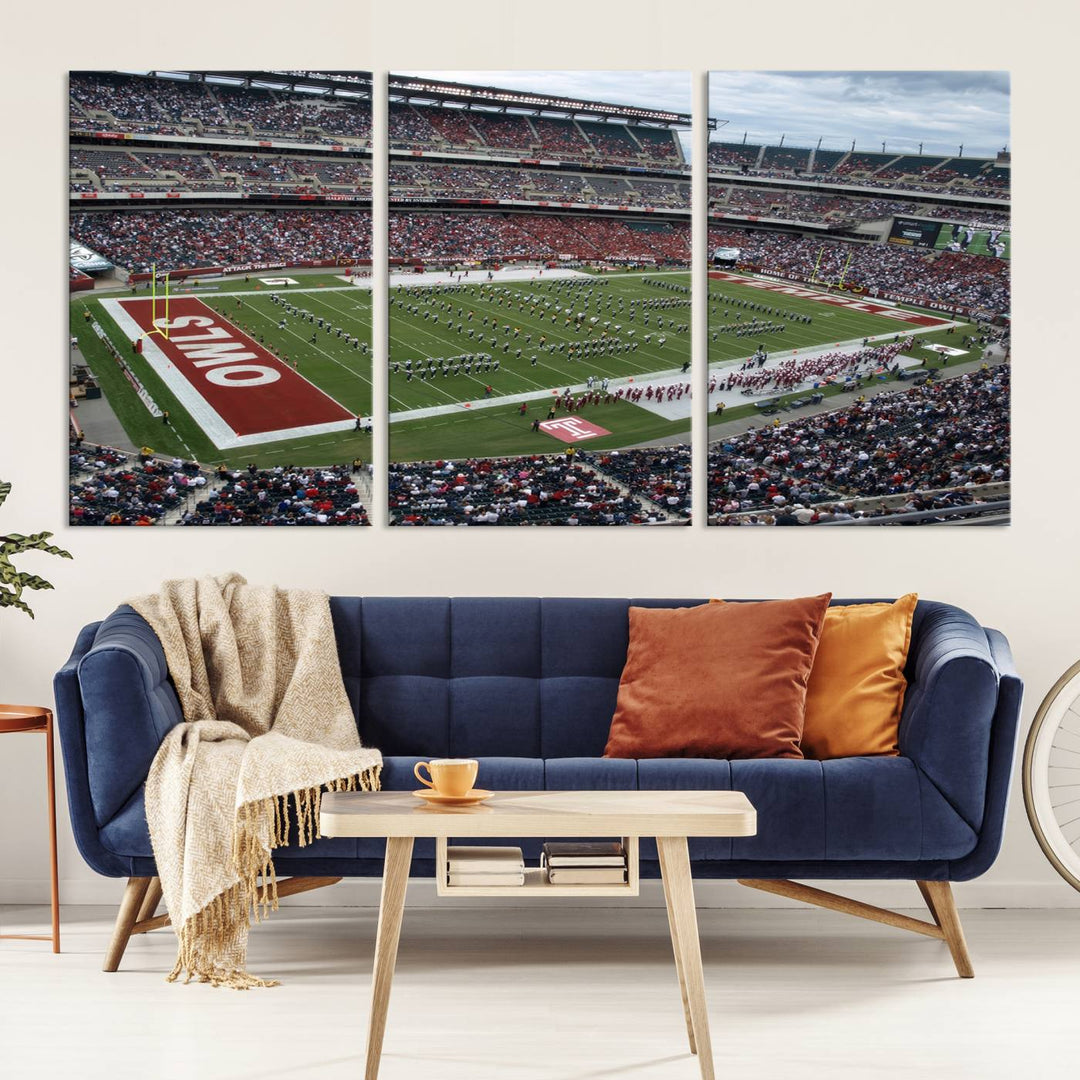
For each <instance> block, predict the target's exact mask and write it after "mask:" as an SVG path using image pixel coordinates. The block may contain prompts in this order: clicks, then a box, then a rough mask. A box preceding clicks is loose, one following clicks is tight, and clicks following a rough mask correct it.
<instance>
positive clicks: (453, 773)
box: [413, 758, 480, 798]
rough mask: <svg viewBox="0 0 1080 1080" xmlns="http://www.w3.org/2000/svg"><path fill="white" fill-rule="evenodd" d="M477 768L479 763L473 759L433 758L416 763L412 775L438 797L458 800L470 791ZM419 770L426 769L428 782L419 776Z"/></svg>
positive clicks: (474, 780)
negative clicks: (450, 797)
mask: <svg viewBox="0 0 1080 1080" xmlns="http://www.w3.org/2000/svg"><path fill="white" fill-rule="evenodd" d="M479 768H480V763H479V762H478V761H477V760H476V759H475V758H433V759H432V760H431V761H418V762H417V763H416V765H415V766H414V767H413V775H414V776H415V777H416V779H417V780H419V781H420V783H421V784H423V785H424V786H425V787H429V788H433V789H434V790H435V791H437V792H438V793H439V794H440V795H449V796H452V797H454V798H460V797H461V796H462V795H467V794H468V793H469V792H470V791H472V787H473V784H474V783H475V782H476V772H477V770H478V769H479ZM421 769H427V772H428V776H429V777H431V779H430V780H425V779H424V778H423V777H422V776H421V775H420V770H421Z"/></svg>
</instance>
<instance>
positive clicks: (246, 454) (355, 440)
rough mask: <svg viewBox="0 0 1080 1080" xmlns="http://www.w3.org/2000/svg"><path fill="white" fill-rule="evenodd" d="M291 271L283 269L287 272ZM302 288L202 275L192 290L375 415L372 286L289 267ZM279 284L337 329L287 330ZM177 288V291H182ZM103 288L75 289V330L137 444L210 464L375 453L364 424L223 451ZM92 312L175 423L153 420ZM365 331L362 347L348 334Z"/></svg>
mask: <svg viewBox="0 0 1080 1080" xmlns="http://www.w3.org/2000/svg"><path fill="white" fill-rule="evenodd" d="M283 276H284V275H283ZM288 276H289V277H292V278H294V279H295V280H296V281H297V284H296V285H294V286H288V287H281V288H277V289H276V290H275V289H271V288H269V287H267V286H264V285H260V284H259V283H258V282H257V280H251V279H249V280H245V279H242V278H236V279H229V280H222V281H217V282H213V283H209V284H208V283H205V282H203V283H201V286H202V287H200V288H197V289H194V290H192V291H191V292H190V293H189V294H190V295H195V296H197V297H198V298H199V299H200V300H202V301H203V303H205V304H207V305H208V306H210V307H212V308H213V309H214V310H216V311H218V312H220V313H221V314H222V315H224V316H226V317H227V318H228V319H229V321H230V322H232V323H233V324H234V325H236V326H238V327H239V328H240V329H241V330H244V331H245V332H246V333H247V334H249V335H250V336H251V337H252V338H254V339H255V340H256V341H260V342H261V343H262V344H265V345H266V346H267V347H268V348H270V349H271V350H272V351H273V352H275V353H276V354H277V355H278V356H279V357H282V358H286V359H287V360H288V361H289V362H290V363H292V362H294V361H295V362H296V364H297V369H298V370H299V372H300V374H302V375H303V376H304V377H305V378H307V379H309V380H310V381H311V382H313V383H315V385H316V386H318V387H319V388H320V389H322V390H323V391H325V392H326V393H327V394H329V395H330V397H332V398H334V399H335V400H336V401H338V402H340V403H341V404H342V405H343V406H345V408H347V409H348V410H349V411H350V412H353V413H355V414H357V415H358V416H364V417H370V416H371V412H372V395H371V293H370V291H369V290H367V289H360V288H355V287H352V286H349V285H346V284H345V283H344V282H343V281H342V279H341V278H340V277H338V276H336V275H333V274H326V273H318V274H300V273H298V272H297V271H289V272H288ZM274 291H276V292H277V293H278V295H279V296H281V297H286V296H287V297H288V299H289V301H290V302H291V303H292V304H294V305H295V306H296V307H297V308H300V309H303V310H305V311H308V312H311V313H312V314H313V315H314V316H315V317H316V319H318V318H320V317H321V318H322V319H323V320H324V323H326V322H329V323H330V324H332V325H333V326H334V327H335V329H336V328H337V327H341V328H342V337H340V338H339V337H337V336H336V332H335V333H331V334H327V333H325V332H320V333H317V335H316V338H317V340H316V342H315V343H314V344H313V343H312V342H311V340H310V339H311V334H312V331H313V329H314V327H313V326H312V325H311V324H309V323H307V322H306V321H303V322H301V320H300V319H297V318H289V319H288V320H287V323H286V328H285V329H284V330H282V329H279V325H278V324H279V322H280V321H281V307H280V305H277V304H275V303H273V301H272V300H271V299H270V293H271V292H274ZM183 294H184V286H178V287H176V289H175V292H174V295H183ZM103 295H107V296H114V297H119V298H123V297H128V296H133V295H134V296H139V297H145V296H147V295H148V294H147V292H146V290H145V288H140V289H138V290H135V291H128V290H123V291H117V292H112V293H109V294H103ZM100 299H101V298H100V297H99V296H96V295H95V296H93V297H90V296H85V295H84V296H76V297H74V298H73V299H72V302H71V333H72V334H73V335H75V336H76V337H77V338H78V341H79V347H80V351H81V353H82V355H83V357H84V358H85V359H86V361H87V363H88V364H89V366H90V369H91V370H92V371H93V373H94V375H95V377H96V379H97V381H98V383H99V384H100V386H101V388H102V392H103V393H104V395H105V397H106V398H107V399H108V401H109V404H110V405H111V406H112V408H113V411H114V412H115V413H116V415H117V418H118V419H119V420H120V423H121V424H122V425H123V427H124V429H125V431H126V432H127V434H128V437H129V438H130V439H131V440H132V442H133V443H134V444H135V445H136V446H149V447H150V448H151V449H153V450H154V451H156V452H157V453H165V454H176V455H178V456H180V457H185V458H189V457H194V458H196V459H197V460H198V461H199V462H200V463H202V464H203V465H206V466H210V465H216V464H218V463H221V462H223V463H225V464H226V465H230V466H237V465H246V464H248V463H250V462H255V463H256V464H258V465H259V466H261V467H272V466H275V465H283V464H294V465H329V464H342V463H345V462H351V461H353V460H354V459H356V458H362V459H364V460H365V461H366V460H369V459H370V457H371V435H370V434H369V433H365V432H354V431H342V432H332V433H329V434H322V435H316V436H311V437H308V438H298V439H288V440H281V441H278V442H267V443H261V444H258V445H256V446H250V447H245V448H242V449H237V450H225V451H222V450H219V449H218V448H217V447H215V446H214V444H213V443H212V442H211V441H210V440H209V439H208V438H207V437H206V436H205V435H204V434H203V432H202V430H201V428H200V427H199V425H198V423H197V422H196V421H195V420H194V419H193V418H192V417H190V416H189V415H188V414H187V412H186V411H185V410H184V408H183V406H181V405H180V403H179V402H178V401H177V400H176V399H175V397H174V396H173V394H172V393H171V392H170V390H169V389H168V387H167V386H166V385H165V384H164V383H163V382H162V380H161V379H160V378H159V377H158V375H157V374H156V373H155V371H154V370H153V368H152V367H151V366H150V364H149V363H148V362H147V361H146V360H145V359H144V358H143V357H142V356H134V355H132V353H131V349H130V343H129V342H128V341H127V339H126V336H125V335H124V334H123V333H122V332H121V330H120V328H119V327H118V326H117V325H116V323H114V322H113V320H112V318H111V317H110V316H109V314H108V313H107V312H106V311H105V309H104V308H103V307H102V305H101V303H100ZM86 310H89V311H90V312H91V314H92V315H93V317H94V318H95V319H96V320H97V321H98V323H99V324H100V325H101V326H102V328H103V329H104V330H105V332H106V334H107V335H108V337H109V339H110V341H111V342H112V344H113V345H114V346H116V348H117V349H119V350H120V353H121V355H123V356H124V357H125V358H126V359H127V360H128V362H129V363H130V364H131V366H132V368H133V370H134V371H135V373H136V375H137V376H138V378H139V379H140V381H141V382H142V383H143V385H144V386H145V387H146V389H147V390H148V391H149V392H150V395H151V397H153V399H154V401H155V402H156V403H157V404H158V405H159V406H160V407H161V408H163V409H167V410H168V412H169V420H170V422H169V424H168V425H165V424H163V423H162V422H161V420H159V419H155V418H154V417H153V416H151V415H150V413H149V412H148V411H147V410H146V408H145V406H144V405H143V404H142V402H141V401H140V400H139V398H138V397H137V395H136V393H135V391H134V390H133V388H132V387H131V385H130V384H129V382H128V381H127V379H126V378H125V376H124V374H123V372H122V371H121V370H120V368H119V367H118V366H117V364H116V363H115V362H114V361H113V360H112V358H111V357H110V355H109V353H108V351H107V349H106V348H105V346H104V345H103V344H102V342H101V341H99V340H98V338H97V336H96V334H95V333H94V332H93V329H92V327H91V325H90V324H89V323H88V322H87V321H86V319H85V318H84V314H83V313H84V311H86ZM346 334H347V335H348V336H350V337H354V338H357V339H359V341H360V343H361V344H362V345H363V346H366V349H364V348H360V347H358V348H353V347H352V346H350V345H349V344H348V343H347V342H346V341H345V335H346Z"/></svg>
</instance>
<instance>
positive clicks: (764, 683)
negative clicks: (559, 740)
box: [604, 593, 830, 758]
mask: <svg viewBox="0 0 1080 1080" xmlns="http://www.w3.org/2000/svg"><path fill="white" fill-rule="evenodd" d="M829 599H830V597H829V594H828V593H826V594H825V595H823V596H812V597H805V598H803V599H799V600H767V601H763V602H759V603H742V604H723V605H709V604H701V605H699V606H697V607H690V608H639V607H632V608H630V642H629V646H628V648H627V652H626V666H625V667H624V668H623V673H622V678H621V679H620V680H619V697H618V701H617V704H616V707H615V716H614V717H613V718H612V721H611V730H610V732H609V734H608V741H607V747H606V748H605V750H604V756H605V757H614V758H656V757H715V758H750V757H788V758H798V757H802V752H801V751H800V750H799V740H800V738H801V736H802V728H803V713H804V710H805V705H806V685H807V680H808V679H809V678H810V669H811V668H812V667H813V663H814V654H815V652H817V646H818V638H819V637H820V635H821V624H822V620H823V619H824V617H825V609H826V608H827V607H828V604H829Z"/></svg>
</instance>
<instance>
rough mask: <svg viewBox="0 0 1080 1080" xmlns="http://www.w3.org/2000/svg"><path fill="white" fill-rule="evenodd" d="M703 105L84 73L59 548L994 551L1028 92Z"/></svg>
mask: <svg viewBox="0 0 1080 1080" xmlns="http://www.w3.org/2000/svg"><path fill="white" fill-rule="evenodd" d="M693 81H694V76H692V74H691V73H688V72H679V71H648V72H627V71H456V72H445V71H407V72H398V73H391V74H390V75H389V77H388V78H387V79H386V80H385V84H384V82H383V80H382V79H381V78H379V79H373V77H372V75H371V74H370V73H367V72H360V71H356V72H315V71H289V72H268V71H267V72H260V71H221V72H214V71H139V72H127V71H124V72H121V71H109V72H106V71H83V72H72V73H71V74H70V80H69V85H70V117H69V120H70V133H69V207H70V213H69V233H70V253H69V254H70V258H69V266H70V270H69V287H70V298H71V300H70V305H69V308H70V311H69V315H70V355H69V356H68V357H67V360H66V362H67V365H68V371H69V406H70V408H69V430H68V439H69V455H70V468H69V476H68V485H69V505H70V521H71V524H73V525H143V526H166V527H168V526H194V525H204V526H205V525H245V526H265V525H271V526H287V525H302V526H324V525H367V524H371V523H372V521H373V520H374V521H375V522H376V523H385V524H387V525H390V526H393V527H405V526H428V527H430V526H508V525H561V526H570V525H574V526H649V525H651V526H678V525H690V524H693V525H694V526H695V527H698V526H704V525H707V526H750V525H753V526H776V525H796V526H819V525H821V526H824V525H829V526H857V525H890V524H917V525H924V524H1003V523H1007V522H1008V520H1009V507H1010V499H1009V490H1010V489H1009V485H1010V423H1009V385H1010V384H1009V375H1010V296H1009V289H1010V277H1009V265H1010V263H1009V255H1010V243H1011V231H1010V225H1009V220H1010V186H1009V177H1010V165H1011V162H1010V153H1009V127H1008V117H1009V84H1008V76H1007V75H1006V74H1004V73H999V72H971V71H967V72H949V71H932V72H866V71H861V72H860V71H852V72H746V71H738V72H732V71H717V72H713V73H711V75H710V77H709V97H708V103H709V104H708V115H707V116H700V117H695V116H694V115H693V111H692V107H691V102H692V89H693ZM383 92H386V93H387V95H388V110H387V115H388V127H387V130H386V131H380V132H376V131H375V130H374V129H373V122H372V100H373V97H374V96H376V95H378V94H381V93H383ZM384 148H385V151H386V154H385V158H384V154H383V150H384ZM695 154H706V155H707V167H706V169H705V170H704V174H705V175H707V177H708V182H707V190H694V189H693V187H692V184H691V171H692V168H693V164H694V157H695ZM384 160H385V169H386V173H385V180H386V184H385V187H384V185H383V184H381V183H380V184H378V188H379V190H380V192H381V191H383V190H386V191H387V192H388V195H387V198H388V206H387V207H386V211H387V213H386V218H387V230H388V233H387V241H388V260H387V264H386V265H375V263H374V261H373V244H372V207H373V197H374V196H373V191H374V188H375V186H376V180H377V179H379V180H381V179H382V177H377V176H376V173H377V171H379V170H382V169H383V168H384V165H383V162H384ZM382 219H383V215H381V214H380V215H379V220H380V221H381V220H382ZM706 219H707V224H706ZM695 221H697V223H698V230H697V235H698V238H699V246H698V247H697V248H695V246H694V243H693V236H694V233H695V230H694V223H695ZM702 226H704V228H703V227H702ZM702 235H704V236H706V237H707V239H706V242H705V244H704V245H701V244H700V238H701V237H702ZM695 258H697V259H700V260H701V261H702V262H704V261H706V260H707V263H708V265H707V268H704V269H705V273H704V275H702V276H700V277H699V278H698V280H700V281H706V282H707V290H706V295H704V296H698V297H695V295H694V293H693V289H692V278H693V277H694V275H693V270H694V269H695V262H694V260H695ZM374 290H378V294H377V295H375V294H374ZM383 290H386V293H385V294H384V293H383ZM384 301H385V303H386V307H387V312H388V341H387V347H386V349H385V350H383V349H380V351H379V352H378V353H376V352H375V350H374V349H373V340H372V311H373V304H380V305H381V304H382V303H383V302H384ZM702 314H704V316H705V319H704V322H703V323H702V322H701V315H702ZM702 330H703V331H704V332H703V333H702ZM376 365H378V370H379V373H380V378H379V379H378V380H376V378H375V372H376V370H377V369H376ZM376 382H377V383H378V385H379V386H380V388H381V389H385V393H382V392H380V393H379V394H378V395H376V394H375V392H374V390H373V384H375V383H376ZM695 416H696V417H697V424H696V427H697V429H698V431H699V432H701V436H700V437H701V438H703V439H707V446H704V447H703V446H701V445H700V444H699V445H695V444H694V443H693V440H692V439H691V429H692V426H694V423H695ZM384 436H385V439H386V446H387V447H388V464H387V469H386V475H385V478H382V477H380V478H379V479H380V481H382V480H383V479H385V486H384V485H383V483H381V482H380V483H379V484H378V485H376V484H375V479H376V478H375V477H374V476H373V473H372V457H373V445H374V444H375V443H376V441H377V440H381V439H382V438H383V437H384ZM699 485H700V488H701V489H703V490H704V496H703V497H702V496H700V495H699V496H697V497H696V501H697V506H698V507H699V513H698V520H694V521H693V522H692V506H693V504H694V503H695V489H696V488H697V487H698V486H699ZM376 487H378V489H379V490H380V491H385V492H386V503H385V505H383V506H380V507H378V508H376V507H375V505H374V498H375V494H374V493H375V490H376ZM702 507H703V508H704V515H702V514H701V513H700V508H702ZM702 516H704V521H702V520H701V518H702Z"/></svg>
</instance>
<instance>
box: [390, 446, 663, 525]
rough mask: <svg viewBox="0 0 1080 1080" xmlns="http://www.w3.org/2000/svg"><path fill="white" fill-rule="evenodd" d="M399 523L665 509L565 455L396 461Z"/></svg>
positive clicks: (593, 518) (609, 520)
mask: <svg viewBox="0 0 1080 1080" xmlns="http://www.w3.org/2000/svg"><path fill="white" fill-rule="evenodd" d="M389 491H390V497H389V505H390V519H391V524H393V525H631V524H640V523H642V522H648V521H650V520H652V521H656V522H659V521H661V520H663V519H664V515H662V514H660V513H658V512H657V510H656V509H655V507H653V508H650V507H649V506H646V505H644V504H643V503H642V501H641V500H640V499H638V498H635V497H634V496H632V495H627V494H625V493H624V492H623V491H622V490H621V489H620V488H619V487H618V486H617V485H615V484H613V483H611V482H610V481H609V480H606V479H605V478H604V477H603V476H602V475H601V474H600V473H598V472H596V471H595V470H594V469H591V468H588V467H586V466H585V465H584V464H582V463H581V462H578V461H572V460H568V459H566V457H565V456H564V455H561V454H559V455H549V456H543V455H531V456H528V457H514V458H480V459H467V460H464V461H425V462H410V463H409V464H402V465H398V464H393V463H392V464H391V465H390V476H389Z"/></svg>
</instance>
